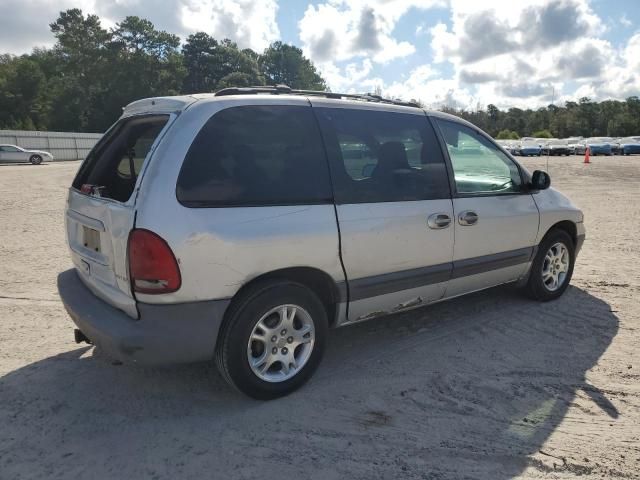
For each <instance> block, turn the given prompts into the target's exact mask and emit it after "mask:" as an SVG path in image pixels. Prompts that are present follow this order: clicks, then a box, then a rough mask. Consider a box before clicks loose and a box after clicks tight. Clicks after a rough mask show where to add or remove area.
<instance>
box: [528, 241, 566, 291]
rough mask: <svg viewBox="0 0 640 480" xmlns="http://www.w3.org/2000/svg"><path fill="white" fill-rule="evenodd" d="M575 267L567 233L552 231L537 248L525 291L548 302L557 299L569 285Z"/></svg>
mask: <svg viewBox="0 0 640 480" xmlns="http://www.w3.org/2000/svg"><path fill="white" fill-rule="evenodd" d="M574 264H575V246H574V244H573V240H572V239H571V237H570V236H569V234H568V233H567V232H565V231H564V230H560V229H553V230H551V231H549V232H548V233H547V235H546V236H545V237H544V239H543V240H542V242H541V243H540V245H539V247H538V252H537V253H536V257H535V258H534V260H533V263H532V265H531V271H530V272H529V280H528V282H527V285H526V286H525V287H524V292H525V293H526V294H527V295H528V296H529V297H530V298H532V299H534V300H538V301H541V302H548V301H550V300H555V299H557V298H559V297H560V296H561V295H562V294H563V293H564V291H565V290H566V289H567V287H568V286H569V282H571V277H572V275H573V266H574Z"/></svg>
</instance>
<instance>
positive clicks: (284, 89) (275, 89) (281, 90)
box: [214, 85, 420, 108]
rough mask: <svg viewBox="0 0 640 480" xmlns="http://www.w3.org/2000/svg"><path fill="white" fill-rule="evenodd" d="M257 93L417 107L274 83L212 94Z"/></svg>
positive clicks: (218, 95) (221, 95)
mask: <svg viewBox="0 0 640 480" xmlns="http://www.w3.org/2000/svg"><path fill="white" fill-rule="evenodd" d="M258 93H270V94H272V95H278V94H285V95H310V96H315V97H325V98H336V99H340V98H351V99H354V100H362V101H366V102H376V103H387V104H391V105H402V106H404V107H418V108H420V105H418V104H417V103H415V102H402V101H400V100H392V99H390V98H383V97H381V96H380V95H375V94H373V93H365V94H357V93H336V92H322V91H320V90H294V89H292V88H291V87H289V86H287V85H275V86H268V85H263V86H256V87H230V88H223V89H222V90H218V91H217V92H216V93H215V94H214V96H216V97H225V96H227V95H256V94H258Z"/></svg>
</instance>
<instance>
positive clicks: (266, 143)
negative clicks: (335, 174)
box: [176, 105, 332, 207]
mask: <svg viewBox="0 0 640 480" xmlns="http://www.w3.org/2000/svg"><path fill="white" fill-rule="evenodd" d="M176 195H177V198H178V201H180V203H182V204H183V205H185V206H188V207H220V206H266V205H293V204H317V203H329V202H331V201H332V195H331V183H330V179H329V170H328V165H327V163H326V159H325V155H324V148H323V145H322V140H321V137H320V132H319V130H318V126H317V124H316V121H315V118H314V117H313V113H312V112H311V107H304V106H288V105H268V106H267V105H260V106H240V107H231V108H227V109H224V110H221V111H220V112H217V113H216V114H215V115H213V116H212V117H211V118H210V119H209V120H208V121H207V123H206V124H205V125H204V127H203V128H202V130H201V131H200V132H199V133H198V135H197V136H196V138H195V139H194V141H193V143H192V145H191V147H190V148H189V151H188V152H187V155H186V157H185V159H184V163H183V165H182V169H181V171H180V175H179V177H178V182H177V186H176Z"/></svg>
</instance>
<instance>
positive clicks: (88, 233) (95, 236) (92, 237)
mask: <svg viewBox="0 0 640 480" xmlns="http://www.w3.org/2000/svg"><path fill="white" fill-rule="evenodd" d="M82 244H83V245H84V248H87V249H89V250H91V251H92V252H96V253H101V252H100V250H101V245H100V232H99V231H98V230H94V229H93V228H89V227H85V226H84V225H83V226H82Z"/></svg>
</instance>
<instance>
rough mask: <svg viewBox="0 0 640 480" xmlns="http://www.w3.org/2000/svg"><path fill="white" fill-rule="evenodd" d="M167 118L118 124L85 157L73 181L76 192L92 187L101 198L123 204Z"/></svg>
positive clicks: (144, 117) (130, 119) (131, 119)
mask: <svg viewBox="0 0 640 480" xmlns="http://www.w3.org/2000/svg"><path fill="white" fill-rule="evenodd" d="M168 120H169V116H168V115H149V116H140V117H131V118H125V119H123V120H120V121H119V122H118V123H117V124H115V125H114V126H113V127H112V128H111V129H110V130H109V131H108V132H107V134H106V135H105V136H104V137H102V139H101V140H100V141H99V142H98V144H97V145H96V146H95V147H94V149H93V150H91V152H90V153H89V155H88V156H87V159H86V160H85V162H84V163H83V164H82V167H80V170H79V171H78V175H76V178H75V180H74V181H73V187H74V188H77V189H78V190H79V189H80V188H82V186H83V185H92V186H93V187H94V188H93V189H92V191H93V192H99V195H100V196H101V197H106V198H112V199H114V200H118V201H120V202H126V201H127V200H128V199H129V197H130V196H131V194H132V193H133V189H134V187H135V184H136V180H137V178H138V174H139V173H140V168H141V167H142V163H143V162H144V159H145V158H146V157H147V154H148V153H149V151H150V150H151V146H152V145H153V143H154V142H155V140H156V138H157V137H158V135H159V134H160V132H161V131H162V129H163V128H164V126H165V125H166V124H167V121H168Z"/></svg>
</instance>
